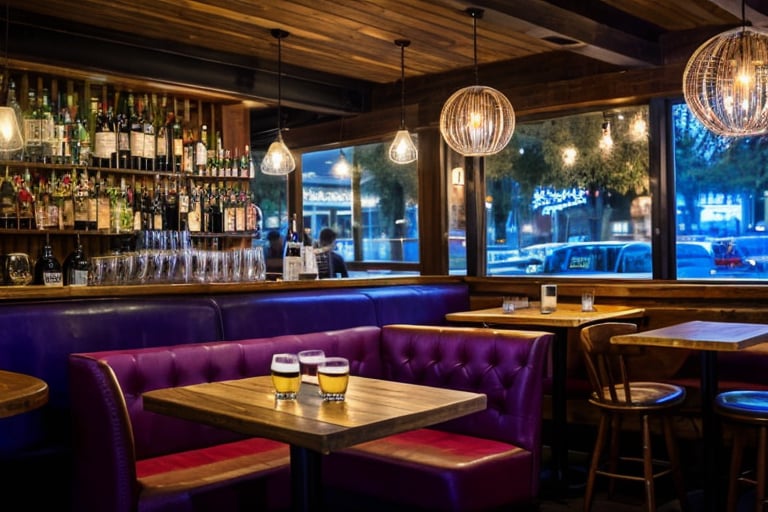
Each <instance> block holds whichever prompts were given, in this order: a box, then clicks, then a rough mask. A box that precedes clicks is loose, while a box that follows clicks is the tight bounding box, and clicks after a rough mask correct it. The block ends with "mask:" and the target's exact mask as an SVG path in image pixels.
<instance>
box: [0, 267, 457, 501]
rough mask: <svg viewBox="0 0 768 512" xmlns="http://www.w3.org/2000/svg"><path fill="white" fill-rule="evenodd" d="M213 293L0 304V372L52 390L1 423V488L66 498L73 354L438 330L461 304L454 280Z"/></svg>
mask: <svg viewBox="0 0 768 512" xmlns="http://www.w3.org/2000/svg"><path fill="white" fill-rule="evenodd" d="M215 290H216V288H215V287H212V292H211V293H210V294H206V295H165V296H147V297H144V296H137V297H132V296H129V297H110V298H101V297H99V298H83V299H65V300H40V301H18V302H17V301H14V302H4V303H0V316H2V318H3V329H0V368H2V369H4V370H10V371H16V372H20V373H26V374H29V375H34V376H36V377H38V378H41V379H43V380H44V381H46V382H47V383H48V385H49V389H50V400H49V403H48V404H46V406H45V407H43V408H40V409H38V410H35V411H31V412H29V413H26V414H23V415H18V416H15V417H12V418H4V419H3V421H2V422H0V469H3V468H5V469H3V473H4V474H5V475H7V485H9V486H13V487H15V488H18V489H20V490H23V491H25V492H24V494H25V495H26V496H27V498H28V503H27V505H28V506H29V507H30V508H34V506H33V505H34V504H35V502H36V500H41V506H42V507H43V508H44V507H45V506H47V505H46V503H47V502H45V496H42V495H41V494H40V493H39V492H37V490H38V488H39V487H38V486H37V485H35V484H33V483H32V482H40V481H46V482H48V483H49V484H50V485H51V486H55V488H56V493H57V495H61V496H66V495H67V494H68V493H69V492H70V487H71V486H70V481H69V478H70V474H71V470H70V468H71V465H72V462H73V461H72V447H71V426H70V425H71V414H70V407H71V392H70V387H69V382H68V366H67V360H68V356H69V354H71V353H74V352H95V351H105V350H118V349H133V348H142V347H154V346H163V345H168V344H171V343H173V344H184V343H196V342H208V341H223V340H236V339H245V338H256V337H265V336H276V335H283V334H301V333H307V332H313V331H325V330H332V329H342V328H348V327H355V326H363V325H375V326H381V325H386V324H388V323H397V322H401V323H414V324H425V325H441V324H444V323H445V320H444V316H445V314H446V313H448V312H451V311H460V310H465V309H468V308H469V292H468V286H467V285H466V284H465V283H462V282H460V281H458V280H449V282H443V281H440V282H426V283H421V282H420V283H417V284H412V283H406V284H390V285H387V286H380V287H377V286H374V285H370V284H369V285H367V286H354V285H350V286H349V287H343V288H323V289H314V290H295V289H294V290H291V289H290V288H287V289H278V290H274V289H273V290H268V289H267V290H257V291H231V290H230V291H229V292H227V293H223V292H221V293H215ZM11 468H12V469H11ZM28 482H29V484H28ZM25 485H29V487H28V488H25V487H24V486H25ZM65 501H68V500H65ZM62 510H66V504H62Z"/></svg>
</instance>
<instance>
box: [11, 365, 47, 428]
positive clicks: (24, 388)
mask: <svg viewBox="0 0 768 512" xmlns="http://www.w3.org/2000/svg"><path fill="white" fill-rule="evenodd" d="M46 402H48V384H46V383H45V381H43V380H41V379H38V378H37V377H33V376H31V375H26V374H23V373H16V372H9V371H5V370H0V418H7V417H8V416H14V415H16V414H21V413H23V412H27V411H31V410H32V409H37V408H38V407H41V406H43V405H45V403H46Z"/></svg>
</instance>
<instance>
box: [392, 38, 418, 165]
mask: <svg viewBox="0 0 768 512" xmlns="http://www.w3.org/2000/svg"><path fill="white" fill-rule="evenodd" d="M395 44H396V45H397V46H399V47H400V129H399V130H398V131H397V134H395V140H393V141H392V145H391V146H389V159H390V160H392V161H393V162H395V163H396V164H409V163H411V162H413V161H415V160H416V159H417V158H418V156H419V153H418V150H417V149H416V145H415V144H414V143H413V139H411V134H410V133H408V130H407V129H406V127H405V48H406V47H408V46H410V44H411V42H410V41H409V40H407V39H396V40H395Z"/></svg>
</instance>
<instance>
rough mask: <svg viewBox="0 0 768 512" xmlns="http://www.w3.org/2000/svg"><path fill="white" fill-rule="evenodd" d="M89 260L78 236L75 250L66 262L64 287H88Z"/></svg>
mask: <svg viewBox="0 0 768 512" xmlns="http://www.w3.org/2000/svg"><path fill="white" fill-rule="evenodd" d="M88 268H89V265H88V258H87V257H86V255H85V251H84V250H83V244H82V243H80V235H77V243H76V245H75V249H74V250H73V251H72V252H71V253H69V255H68V256H67V257H66V259H65V260H64V286H88Z"/></svg>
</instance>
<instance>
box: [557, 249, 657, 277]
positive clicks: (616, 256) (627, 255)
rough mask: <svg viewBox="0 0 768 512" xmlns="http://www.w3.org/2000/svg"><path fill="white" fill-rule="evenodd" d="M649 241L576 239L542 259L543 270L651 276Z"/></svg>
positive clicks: (583, 275)
mask: <svg viewBox="0 0 768 512" xmlns="http://www.w3.org/2000/svg"><path fill="white" fill-rule="evenodd" d="M652 270H653V267H652V263H651V244H650V243H649V242H616V241H611V242H576V243H571V244H567V245H565V246H563V247H560V248H558V249H555V250H554V251H552V254H550V255H549V256H548V257H547V259H546V261H545V262H544V270H543V273H544V274H560V275H567V276H571V277H593V276H596V275H605V274H615V277H622V278H650V277H651V275H652Z"/></svg>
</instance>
